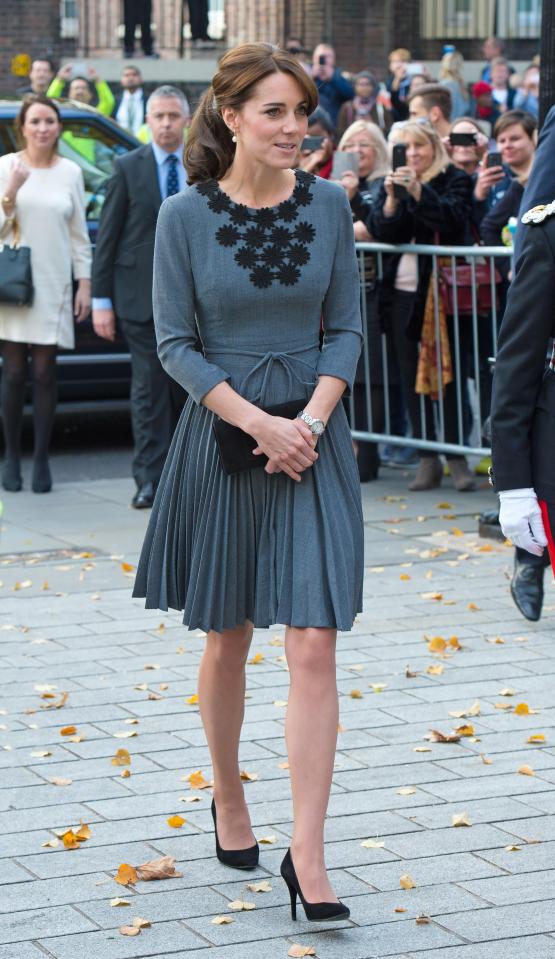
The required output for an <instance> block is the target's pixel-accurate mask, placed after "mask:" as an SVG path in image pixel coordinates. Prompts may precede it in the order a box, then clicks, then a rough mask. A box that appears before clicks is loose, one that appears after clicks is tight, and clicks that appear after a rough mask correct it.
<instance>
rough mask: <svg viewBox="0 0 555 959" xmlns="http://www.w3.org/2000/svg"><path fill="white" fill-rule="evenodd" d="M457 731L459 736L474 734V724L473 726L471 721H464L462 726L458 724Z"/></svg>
mask: <svg viewBox="0 0 555 959" xmlns="http://www.w3.org/2000/svg"><path fill="white" fill-rule="evenodd" d="M455 732H456V733H457V734H458V735H459V736H473V735H474V726H472V725H471V724H470V723H464V724H463V725H462V726H457V728H456V729H455Z"/></svg>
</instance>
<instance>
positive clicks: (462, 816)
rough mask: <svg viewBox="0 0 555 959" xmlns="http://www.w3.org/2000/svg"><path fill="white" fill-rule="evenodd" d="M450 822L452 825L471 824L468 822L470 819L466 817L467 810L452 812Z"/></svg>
mask: <svg viewBox="0 0 555 959" xmlns="http://www.w3.org/2000/svg"><path fill="white" fill-rule="evenodd" d="M451 824H452V825H453V826H471V825H472V823H471V822H470V819H469V818H468V813H467V812H461V813H453V817H452V820H451Z"/></svg>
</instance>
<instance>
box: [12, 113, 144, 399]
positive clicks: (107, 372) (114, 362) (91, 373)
mask: <svg viewBox="0 0 555 959" xmlns="http://www.w3.org/2000/svg"><path fill="white" fill-rule="evenodd" d="M57 102H58V105H59V107H60V112H61V115H62V122H63V126H64V132H68V133H71V134H73V136H75V137H79V138H80V139H82V140H83V139H85V140H91V141H93V146H92V149H90V150H89V149H87V151H86V153H87V156H85V155H84V154H83V153H80V152H79V151H78V150H77V149H75V146H74V145H73V144H72V140H71V138H69V139H64V137H63V136H62V137H61V138H60V142H59V151H60V153H61V155H62V156H65V157H68V159H70V160H74V161H75V163H78V164H79V166H80V167H81V170H82V171H83V177H84V180H85V196H86V216H87V224H88V228H89V235H90V238H91V241H92V243H93V245H94V243H95V241H96V235H97V232H98V221H99V218H100V213H101V211H102V205H103V203H104V198H105V195H106V187H107V184H108V180H109V179H110V177H111V175H112V167H113V163H114V159H115V158H116V157H118V156H121V155H122V154H124V153H127V152H129V151H130V150H135V149H136V148H137V147H139V146H141V145H142V144H141V143H140V142H139V140H137V139H136V138H135V137H134V136H133V135H132V134H131V133H128V132H127V130H124V129H123V128H122V127H120V126H119V124H117V123H116V122H115V121H114V120H112V119H111V118H110V117H106V116H103V114H101V113H98V111H97V110H95V109H94V108H93V107H89V106H86V105H85V104H83V103H77V102H75V101H73V100H60V101H57ZM20 108H21V101H20V100H0V155H2V154H4V153H13V152H14V151H15V150H17V149H19V147H18V145H17V142H16V136H15V129H14V120H15V118H16V116H17V114H18V113H19V110H20ZM75 333H76V336H75V350H61V351H60V352H59V354H58V366H59V370H58V380H59V389H60V400H61V402H62V403H63V402H64V401H65V402H68V401H74V402H75V401H77V402H82V401H87V400H93V399H102V400H110V401H114V400H125V399H127V398H128V397H129V384H130V380H131V367H130V360H129V352H128V349H127V344H126V342H125V340H124V339H123V337H122V336H121V334H120V333H118V335H117V337H116V340H115V341H114V342H113V343H110V342H108V341H107V340H102V339H100V337H98V336H96V334H95V332H94V330H93V328H92V320H91V318H90V317H89V318H88V319H87V320H85V321H84V322H83V323H79V324H77V325H76V331H75Z"/></svg>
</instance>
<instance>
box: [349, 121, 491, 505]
mask: <svg viewBox="0 0 555 959" xmlns="http://www.w3.org/2000/svg"><path fill="white" fill-rule="evenodd" d="M397 138H398V142H403V143H405V144H406V147H407V166H404V167H400V168H399V169H398V170H395V171H394V172H393V173H391V174H389V175H388V176H387V177H386V178H385V181H384V186H383V188H382V190H381V191H380V194H379V196H378V199H377V201H376V203H375V204H374V205H373V207H372V210H371V212H370V217H369V221H368V229H369V231H370V233H371V234H372V236H373V237H374V239H375V240H379V241H383V242H386V243H411V242H412V241H414V242H416V243H427V244H430V243H438V242H439V243H441V244H448V245H452V244H463V243H464V241H465V233H466V228H467V223H468V218H469V216H470V208H471V194H472V181H471V179H470V177H469V176H468V175H467V174H466V173H464V172H463V171H462V170H458V169H457V168H456V167H454V166H453V165H452V164H451V163H450V162H449V158H448V156H447V154H446V152H445V148H444V146H443V144H442V142H441V140H440V138H439V136H438V134H437V133H436V132H435V130H434V129H433V127H432V126H431V125H429V124H427V123H419V122H408V123H406V124H405V126H404V127H402V128H400V129H399V131H398V133H397ZM394 184H398V185H399V186H401V187H402V188H403V189H404V190H405V195H404V196H403V197H402V198H396V197H395V196H394V190H393V187H394ZM431 272H432V264H431V258H430V257H419V258H418V260H417V261H416V257H414V256H412V254H404V255H403V256H401V257H399V256H395V257H391V259H390V262H389V264H388V266H387V271H386V270H385V269H384V287H385V289H384V294H385V295H384V297H383V298H382V310H383V312H382V323H384V325H385V326H386V329H387V331H388V332H389V333H390V335H391V336H392V337H393V341H394V344H395V350H396V354H397V358H398V362H399V367H400V371H401V380H402V383H403V387H404V392H405V400H406V403H407V406H408V410H409V415H410V419H411V425H412V431H413V436H414V437H416V438H421V437H422V436H423V434H424V431H423V424H422V423H421V417H420V396H419V395H418V394H417V393H416V392H415V383H416V373H417V365H418V342H419V340H420V338H421V334H422V329H423V325H424V317H425V311H426V306H427V303H428V291H429V286H430V280H431ZM447 330H448V336H449V345H450V349H451V356H452V357H453V364H452V365H453V380H452V382H451V383H448V384H447V385H446V386H445V394H444V413H445V440H446V442H450V443H460V442H461V441H462V437H460V436H459V430H458V415H457V388H458V384H457V372H456V366H455V362H454V357H455V343H454V328H453V321H452V318H451V317H449V316H448V317H447ZM470 336H471V327H470V324H469V323H464V322H460V323H459V344H458V345H459V348H460V350H459V351H460V376H461V385H462V384H464V383H465V381H466V365H467V354H468V350H469V339H470ZM424 407H425V429H426V437H427V438H428V439H435V435H436V434H435V426H434V417H433V409H432V403H431V401H430V399H429V398H428V397H427V396H426V398H425V401H424ZM420 456H421V459H420V465H419V468H418V471H417V474H416V477H415V479H414V480H413V482H412V483H411V484H410V487H409V489H412V490H421V489H433V488H435V487H437V486H439V485H440V483H441V480H442V475H443V466H442V463H441V460H440V459H439V457H438V456H437V455H436V454H435V453H433V452H432V451H425V450H424V451H422V452H421V453H420ZM447 459H448V463H449V468H450V472H451V475H452V477H453V481H454V483H455V486H456V488H457V489H459V490H469V489H473V488H474V486H475V481H474V477H473V475H472V473H471V472H470V470H469V468H468V466H467V463H466V459H465V458H464V457H463V456H454V455H453V454H449V456H448V457H447Z"/></svg>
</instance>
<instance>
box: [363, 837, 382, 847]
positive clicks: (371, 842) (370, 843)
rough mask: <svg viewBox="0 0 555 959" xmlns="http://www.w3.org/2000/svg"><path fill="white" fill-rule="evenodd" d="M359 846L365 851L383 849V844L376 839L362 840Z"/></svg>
mask: <svg viewBox="0 0 555 959" xmlns="http://www.w3.org/2000/svg"><path fill="white" fill-rule="evenodd" d="M360 845H361V846H364V848H365V849H383V848H384V846H385V842H384V841H383V840H379V841H378V840H377V839H364V840H363V841H362V842H361V844H360Z"/></svg>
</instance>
